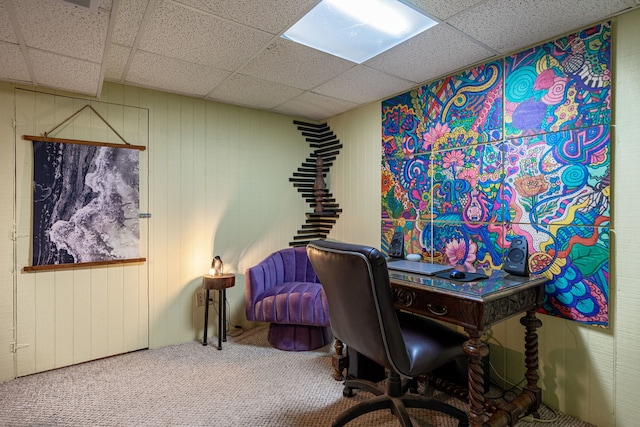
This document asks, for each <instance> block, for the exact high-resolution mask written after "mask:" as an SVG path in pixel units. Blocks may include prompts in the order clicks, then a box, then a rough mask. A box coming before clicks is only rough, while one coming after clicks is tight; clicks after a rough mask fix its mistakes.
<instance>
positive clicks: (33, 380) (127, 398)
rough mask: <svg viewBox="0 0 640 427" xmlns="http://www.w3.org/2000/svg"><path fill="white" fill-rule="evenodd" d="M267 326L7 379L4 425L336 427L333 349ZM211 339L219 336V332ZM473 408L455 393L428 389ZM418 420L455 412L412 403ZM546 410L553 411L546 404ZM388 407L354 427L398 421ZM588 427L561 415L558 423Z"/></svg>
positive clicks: (340, 400) (446, 422) (342, 401)
mask: <svg viewBox="0 0 640 427" xmlns="http://www.w3.org/2000/svg"><path fill="white" fill-rule="evenodd" d="M266 331H267V330H266V327H259V328H255V329H252V330H250V331H247V332H245V333H243V334H241V335H239V336H237V337H229V341H228V342H226V343H223V349H222V351H218V350H217V349H216V348H215V347H213V346H209V347H204V346H202V344H200V343H199V342H195V341H194V342H190V343H185V344H181V345H175V346H169V347H164V348H160V349H155V350H144V351H139V352H135V353H129V354H125V355H122V356H116V357H111V358H107V359H103V360H98V361H94V362H88V363H85V364H81V365H76V366H71V367H67V368H62V369H57V370H54V371H49V372H44V373H40V374H35V375H31V376H27V377H22V378H18V379H15V380H13V381H8V382H5V383H2V384H0V402H1V403H0V425H2V426H16V427H17V426H216V427H231V426H267V427H271V426H272V427H283V426H291V427H298V426H299V427H305V426H310V427H311V426H313V427H315V426H329V425H331V420H332V419H333V418H334V417H335V416H336V415H337V414H339V413H340V412H342V411H343V410H345V409H347V408H349V407H350V406H352V405H354V404H355V403H356V402H359V401H361V400H363V399H366V398H368V397H370V395H369V394H368V393H365V392H360V393H357V394H356V396H355V397H353V398H351V399H349V398H345V397H343V396H342V385H341V383H340V382H337V381H335V380H333V378H332V377H331V372H332V368H331V352H332V347H331V346H327V347H325V348H322V349H320V350H317V351H311V352H303V353H289V352H284V351H280V350H277V349H273V348H271V347H269V345H268V343H267V340H266ZM212 341H215V343H217V338H215V337H214V339H213V340H212ZM427 393H428V394H429V395H435V396H437V397H439V398H442V399H443V400H444V399H446V400H449V401H450V402H451V403H455V404H456V406H458V407H460V408H463V409H465V410H466V406H465V405H464V404H463V403H462V402H460V401H458V400H456V399H453V398H448V397H447V396H444V395H442V394H441V393H439V392H435V391H433V390H429V391H428V392H427ZM410 411H411V414H412V419H413V420H414V422H415V425H416V427H426V426H452V427H453V426H455V425H457V424H456V422H455V420H453V419H451V418H448V417H447V416H443V415H442V416H441V415H436V414H435V413H431V412H429V411H425V410H419V409H418V410H413V409H411V410H410ZM540 416H541V418H546V419H549V418H552V417H554V413H553V412H552V411H551V410H549V409H548V408H542V411H541V413H540ZM398 425H399V423H398V422H397V421H396V420H395V419H394V418H393V416H391V415H390V413H389V411H377V412H375V413H373V414H368V415H366V416H362V417H360V418H358V419H357V420H355V421H353V422H352V423H350V424H349V426H350V427H351V426H353V427H356V426H381V427H387V426H389V427H396V426H398ZM536 425H544V426H575V427H585V426H589V425H588V424H586V423H582V422H579V421H577V420H574V419H572V418H570V417H567V416H564V415H559V416H558V418H557V419H556V421H555V422H553V423H538V422H524V421H521V422H520V423H518V426H519V427H525V426H532V427H533V426H536Z"/></svg>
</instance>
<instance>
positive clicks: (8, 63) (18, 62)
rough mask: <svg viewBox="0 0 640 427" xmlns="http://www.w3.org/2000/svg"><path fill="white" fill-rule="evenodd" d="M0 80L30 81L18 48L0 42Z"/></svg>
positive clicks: (15, 45)
mask: <svg viewBox="0 0 640 427" xmlns="http://www.w3.org/2000/svg"><path fill="white" fill-rule="evenodd" d="M0 58H2V61H0V79H4V80H12V81H22V82H28V81H31V76H30V75H29V70H28V69H27V64H26V63H25V62H24V57H23V56H22V52H21V51H20V46H18V45H17V44H11V43H2V42H0Z"/></svg>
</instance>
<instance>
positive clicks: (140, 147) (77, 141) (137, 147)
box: [22, 135, 147, 151]
mask: <svg viewBox="0 0 640 427" xmlns="http://www.w3.org/2000/svg"><path fill="white" fill-rule="evenodd" d="M22 139H24V140H26V141H39V142H56V143H61V144H80V145H93V146H98V147H112V148H130V149H132V150H140V151H144V150H146V149H147V147H145V146H144V145H131V144H116V143H112V142H95V141H83V140H80V139H65V138H51V137H46V136H36V135H22Z"/></svg>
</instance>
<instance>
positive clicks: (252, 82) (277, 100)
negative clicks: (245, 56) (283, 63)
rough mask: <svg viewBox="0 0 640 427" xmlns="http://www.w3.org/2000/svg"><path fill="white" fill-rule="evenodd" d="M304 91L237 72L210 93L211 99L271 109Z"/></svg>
mask: <svg viewBox="0 0 640 427" xmlns="http://www.w3.org/2000/svg"><path fill="white" fill-rule="evenodd" d="M301 93H302V90H300V89H296V88H293V87H290V86H285V85H281V84H277V83H273V82H267V81H264V80H258V79H255V78H253V77H247V76H243V75H240V74H235V75H233V76H231V77H230V78H228V79H227V80H225V81H224V82H223V83H222V84H221V85H220V86H218V87H216V88H215V90H214V91H213V92H212V93H211V94H210V95H209V97H208V98H209V99H213V100H216V101H221V102H228V103H231V104H239V105H252V106H254V107H257V108H264V109H271V108H274V107H276V106H278V105H280V104H282V103H283V102H285V101H288V100H290V99H292V98H294V97H296V96H298V95H300V94H301Z"/></svg>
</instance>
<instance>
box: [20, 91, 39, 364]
mask: <svg viewBox="0 0 640 427" xmlns="http://www.w3.org/2000/svg"><path fill="white" fill-rule="evenodd" d="M15 96H16V107H15V114H16V136H15V146H16V212H15V215H16V229H17V236H18V239H17V242H16V259H17V266H16V270H17V273H16V278H17V280H16V281H17V284H16V285H17V288H16V294H17V295H16V313H17V314H19V315H18V317H17V324H16V334H17V342H18V343H21V344H26V345H27V347H24V348H22V349H20V350H19V351H18V353H17V360H16V364H17V372H16V375H18V376H20V375H26V374H30V373H33V372H36V351H37V350H39V349H37V347H36V303H35V301H36V275H35V274H21V273H20V270H21V269H22V267H24V266H25V265H29V264H30V263H31V260H30V259H29V257H30V256H31V254H30V251H29V247H30V242H29V241H28V240H29V239H30V237H31V224H30V221H21V220H20V218H25V217H26V218H30V214H31V206H30V204H31V182H32V179H33V178H32V169H31V167H30V165H31V160H30V159H31V158H32V157H33V151H32V146H31V144H29V143H28V142H26V141H22V139H21V135H24V134H27V135H35V134H36V118H37V112H36V104H37V102H36V101H37V99H38V96H37V94H36V93H34V92H24V91H16V95H15Z"/></svg>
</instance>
